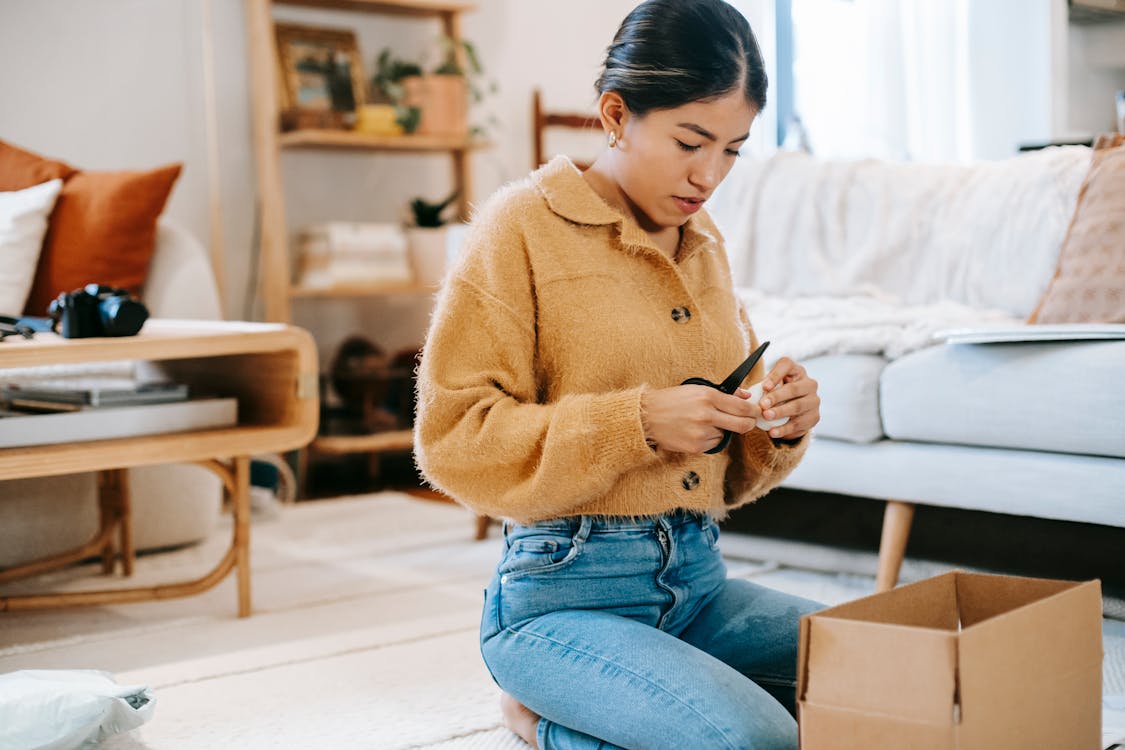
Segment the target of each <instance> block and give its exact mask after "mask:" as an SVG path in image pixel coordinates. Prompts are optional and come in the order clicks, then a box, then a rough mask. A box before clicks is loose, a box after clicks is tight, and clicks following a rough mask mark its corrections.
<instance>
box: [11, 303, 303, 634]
mask: <svg viewBox="0 0 1125 750" xmlns="http://www.w3.org/2000/svg"><path fill="white" fill-rule="evenodd" d="M119 360H142V361H146V362H150V363H152V365H153V367H155V368H156V369H158V370H160V371H161V372H162V373H163V374H164V375H165V376H166V377H168V378H169V379H171V380H176V381H180V382H185V383H187V384H188V385H189V387H190V388H191V390H192V392H193V393H206V394H213V395H215V396H221V397H235V398H237V399H238V423H237V424H235V425H232V426H228V427H220V428H213V429H204V430H197V431H192V432H180V433H170V434H164V435H145V436H141V437H130V438H119V439H112V440H88V441H83V442H72V443H59V444H55V445H37V446H27V447H17V448H0V479H19V478H25V477H42V476H52V475H59V474H72V473H76V472H84V471H97V472H99V482H98V486H99V506H100V511H101V516H102V523H101V528H100V530H99V531H98V533H97V534H96V535H95V537H94V539H92V540H91V541H90V542H89V543H87V544H86V545H83V546H82V547H80V548H79V549H77V550H73V551H71V552H67V553H64V554H62V555H55V556H53V557H51V558H45V559H43V560H37V561H34V562H31V563H26V564H23V565H20V566H18V567H16V568H9V569H7V570H3V571H0V582H3V581H5V580H13V579H15V578H22V577H26V576H27V575H31V574H34V573H37V572H41V571H43V570H48V569H51V568H55V567H59V566H60V565H63V564H68V563H70V562H74V561H77V560H79V559H83V558H85V557H90V556H92V555H97V554H99V553H100V554H101V555H102V558H103V569H104V570H105V571H106V572H112V570H113V567H114V565H113V561H114V559H115V557H117V553H116V552H115V551H114V549H113V537H114V536H117V537H118V538H119V547H120V550H119V552H120V557H121V560H122V564H123V568H124V572H125V574H126V575H129V574H131V573H132V568H133V546H132V539H131V526H130V497H129V488H128V480H127V473H126V472H125V471H124V470H125V469H127V468H129V467H133V466H145V465H150V464H164V463H198V464H200V465H202V466H205V467H206V468H208V469H210V470H212V471H214V472H215V473H216V474H218V475H219V476H220V477H221V478H222V480H223V485H224V487H225V491H226V494H227V497H228V499H229V501H230V506H231V509H232V514H233V518H234V524H233V525H234V533H233V535H232V538H231V544H230V548H229V549H228V551H227V553H226V554H225V555H224V556H223V558H222V560H221V561H220V562H219V564H218V565H216V566H215V568H214V569H213V570H211V572H209V573H208V574H206V575H205V576H203V577H202V578H198V579H196V580H192V581H184V582H180V583H171V584H166V585H160V586H152V587H145V588H121V589H107V590H103V591H86V592H68V593H44V594H34V595H20V596H6V597H0V611H3V610H17V609H38V608H45V607H63V606H72V605H81V604H87V605H101V604H113V603H120V602H135V601H149V600H153V599H166V598H171V597H179V596H189V595H191V594H196V593H199V592H202V591H205V590H207V589H209V588H211V587H212V586H214V585H216V584H217V583H219V582H220V581H221V580H223V579H224V578H225V577H226V576H227V575H228V574H229V573H230V572H231V570H235V569H237V573H238V614H239V616H240V617H246V616H248V615H249V614H250V565H249V563H250V499H249V480H250V456H252V455H254V454H258V453H274V452H279V451H287V450H292V449H294V448H300V447H302V446H304V445H306V444H307V443H308V442H309V441H310V440H312V438H313V437H314V436H315V435H316V430H317V419H318V401H317V393H318V389H317V378H318V374H317V373H318V370H317V358H316V347H315V345H314V343H313V340H312V337H311V336H310V335H309V334H308V333H307V332H306V331H304V330H302V329H300V328H295V327H293V326H287V325H278V324H271V323H245V322H210V321H194V320H192V321H188V320H160V319H156V320H149V321H148V322H147V323H146V324H145V326H144V329H143V330H142V331H141V333H140V334H139V335H137V336H130V337H123V338H90V339H64V338H62V337H60V336H56V335H55V334H49V333H48V334H44V333H40V334H36V336H35V338H34V339H32V340H27V341H24V340H15V339H12V338H9V339H7V340H5V341H4V342H0V369H5V368H15V367H33V366H39V365H67V364H77V363H86V362H108V361H119Z"/></svg>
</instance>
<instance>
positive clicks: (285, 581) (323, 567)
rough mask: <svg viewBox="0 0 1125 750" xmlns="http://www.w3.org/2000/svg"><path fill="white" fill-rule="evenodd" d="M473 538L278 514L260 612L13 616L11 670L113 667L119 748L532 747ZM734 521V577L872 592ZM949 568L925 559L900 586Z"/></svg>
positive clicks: (156, 573)
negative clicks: (119, 708) (503, 706)
mask: <svg viewBox="0 0 1125 750" xmlns="http://www.w3.org/2000/svg"><path fill="white" fill-rule="evenodd" d="M470 526H471V524H470V518H469V516H468V515H467V513H465V512H464V511H463V510H462V509H460V508H458V507H456V506H452V505H448V504H444V503H435V502H428V501H424V500H419V499H416V498H411V497H408V496H406V495H404V494H402V493H397V492H385V493H379V494H372V495H363V496H357V497H349V498H340V499H334V500H324V501H317V502H307V503H300V504H297V505H293V506H283V507H282V508H281V510H280V511H278V512H276V513H274V514H272V515H271V514H263V515H261V516H258V517H256V518H255V520H254V524H253V543H252V549H253V570H254V573H253V595H254V614H253V616H252V617H250V618H248V619H238V618H237V617H235V616H234V614H235V609H236V606H235V605H236V596H235V588H234V583H233V580H227V581H224V582H223V583H222V584H220V585H219V586H218V587H216V588H215V589H212V590H211V591H209V592H207V593H205V594H203V595H200V596H196V597H190V598H186V599H179V600H169V601H164V602H151V603H143V604H132V605H120V606H114V607H97V608H87V609H71V610H57V611H40V612H15V613H2V614H0V674H2V673H5V672H9V671H13V670H17V669H28V668H41V669H100V670H106V671H108V672H110V673H112V674H113V675H114V676H115V677H116V679H117V681H118V682H120V683H122V684H145V685H148V686H150V687H151V688H152V690H153V692H154V694H155V696H156V701H157V705H156V712H155V717H154V718H153V720H152V721H151V722H149V723H148V724H146V725H144V726H142V727H140V728H139V729H136V730H134V731H132V732H130V733H128V734H123V735H119V736H117V737H114V738H112V739H110V740H108V741H107V742H105V743H104V744H103V745H102V747H104V748H110V750H146V749H148V750H176V749H178V748H185V749H187V748H191V749H192V750H196V749H197V748H204V747H205V748H240V749H246V750H257V749H258V748H261V749H263V750H264V749H265V748H271V749H272V748H309V747H317V748H319V747H332V748H379V749H380V750H407V749H421V748H426V749H427V750H435V749H437V748H440V749H441V750H470V749H474V750H475V749H478V748H479V749H481V750H484V749H485V748H488V749H490V750H509V749H514V748H519V747H523V745H522V743H519V742H518V741H517V740H516V739H514V738H513V737H512V736H511V735H510V734H508V733H507V732H506V731H505V730H504V729H503V728H502V727H501V726H500V721H499V713H498V709H497V703H496V701H497V696H498V692H497V689H496V688H495V686H494V685H493V683H492V682H491V679H490V678H489V676H488V674H487V671H486V670H485V668H484V666H483V664H482V663H481V661H480V657H479V653H478V651H477V645H476V631H477V620H478V617H479V607H480V597H481V588H482V587H483V585H484V583H485V581H486V580H487V578H488V576H489V573H490V571H491V568H492V566H493V565H494V564H495V560H496V557H497V554H498V548H497V546H498V541H497V539H496V536H497V532H496V530H495V529H494V530H493V532H492V539H491V540H490V541H486V542H480V543H478V542H474V541H472V540H471V539H470ZM737 526H738V519H737V518H736V519H732V523H731V524H730V527H731V528H728V529H727V530H726V531H725V532H724V536H723V539H722V547H723V550H724V554H725V555H726V556H727V558H728V564H729V567H730V573H731V575H732V576H740V577H746V578H751V579H752V580H754V581H756V582H759V583H762V584H764V585H768V586H772V587H775V588H778V589H782V590H786V591H790V592H792V593H795V594H800V595H802V596H806V597H809V598H812V599H816V600H819V601H822V602H825V603H826V604H834V603H838V602H842V601H847V600H849V599H852V598H855V597H858V596H863V595H866V594H868V593H870V592H871V591H872V589H873V576H872V575H871V573H872V572H873V571H874V556H873V554H871V553H870V552H863V551H855V550H849V549H845V548H842V547H831V546H826V545H823V544H817V543H812V542H808V541H794V540H791V539H784V538H781V537H773V538H767V537H762V536H753V535H749V534H745V533H740V532H739V531H737V530H733V529H735V528H737ZM225 543H226V538H225V536H224V534H223V533H219V534H216V535H215V537H214V538H213V539H211V540H209V541H208V542H207V543H205V544H203V545H198V546H195V547H192V548H189V549H185V550H179V551H175V552H170V553H164V554H159V555H146V556H144V557H143V558H142V559H141V560H140V562H139V564H138V572H137V574H136V576H135V577H136V578H137V579H138V582H140V583H148V582H153V583H155V582H157V581H160V580H166V579H167V578H168V577H170V576H181V575H185V574H190V573H191V572H192V571H195V570H202V569H206V568H208V567H210V565H211V564H212V563H213V561H214V559H216V558H217V557H218V556H219V554H220V550H221V548H222V547H223V546H224V545H225ZM948 568H949V565H948V564H946V563H943V562H927V561H925V560H919V559H912V560H908V563H907V565H906V566H905V568H904V578H905V579H907V580H914V579H918V578H924V577H927V576H929V575H933V574H935V573H938V572H943V571H944V570H947V569H948ZM44 585H51V586H54V587H58V588H62V589H69V590H75V589H82V588H90V587H101V586H104V585H105V581H104V579H102V580H99V578H98V576H96V575H93V574H92V573H91V571H90V570H84V569H81V568H75V569H70V570H67V571H65V572H60V573H56V574H52V575H49V576H45V577H43V578H41V579H39V580H37V581H34V582H25V583H22V584H20V585H16V584H11V585H9V586H7V587H5V588H4V589H3V590H4V591H5V592H10V593H14V592H15V591H16V590H18V589H28V590H30V589H31V588H33V587H42V586H44ZM1103 624H1104V628H1103V632H1104V643H1105V651H1106V660H1105V669H1104V686H1105V692H1106V695H1121V696H1125V621H1117V620H1113V619H1106V620H1104V621H1103ZM1122 709H1123V712H1122V715H1121V717H1120V718H1121V720H1122V721H1123V722H1125V706H1122ZM1115 716H1116V715H1115ZM1120 731H1121V733H1122V734H1125V726H1122V727H1120Z"/></svg>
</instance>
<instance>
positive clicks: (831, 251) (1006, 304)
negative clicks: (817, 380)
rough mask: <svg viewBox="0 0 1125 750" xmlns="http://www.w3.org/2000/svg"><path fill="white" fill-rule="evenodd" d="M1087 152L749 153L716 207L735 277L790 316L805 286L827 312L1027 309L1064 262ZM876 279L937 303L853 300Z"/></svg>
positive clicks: (875, 285)
mask: <svg viewBox="0 0 1125 750" xmlns="http://www.w3.org/2000/svg"><path fill="white" fill-rule="evenodd" d="M1089 161H1090V151H1089V149H1087V148H1084V147H1063V148H1052V149H1045V150H1042V151H1038V152H1034V153H1031V154H1026V155H1022V156H1018V157H1013V158H1011V159H1006V160H1002V161H997V162H982V163H979V164H973V165H954V164H909V163H891V162H882V161H877V160H871V159H868V160H862V161H853V162H839V161H824V160H818V159H815V158H812V157H809V156H806V155H804V154H791V153H779V154H776V155H775V156H773V157H772V158H769V159H765V160H762V161H754V160H750V159H747V160H745V163H743V164H740V165H739V166H738V168H736V169H735V170H733V171H732V172H731V174H730V175H729V176H728V177H727V179H726V180H725V181H724V183H723V185H722V187H721V188H720V190H719V191H718V192H717V193H716V194H715V196H714V197H713V198H712V199H711V200H710V201H708V211H709V213H710V214H711V216H712V217H713V218H714V219H715V222H716V223H717V224H718V226H719V229H720V230H721V231H722V233H723V235H724V237H725V238H726V247H727V254H728V256H729V258H730V262H731V269H732V272H733V276H734V280H735V283H736V284H737V285H739V286H746V287H753V288H755V289H760V290H763V291H765V292H767V293H769V294H772V295H777V296H779V297H784V298H787V299H788V300H789V301H790V302H792V303H793V305H794V306H795V307H794V310H792V311H791V310H788V309H787V310H786V313H787V315H791V316H797V317H802V316H803V315H804V314H805V313H804V310H805V309H806V306H805V303H804V302H800V303H798V302H797V301H796V299H795V298H806V297H807V298H815V299H817V300H818V301H817V302H816V303H811V304H813V307H812V312H810V313H809V315H810V316H811V317H813V321H812V322H817V323H819V322H820V320H819V318H820V317H821V315H820V312H821V311H826V312H827V311H830V312H833V313H834V314H835V313H846V312H852V311H854V312H856V313H859V314H861V315H864V316H865V317H867V318H868V319H869V323H871V324H874V323H879V324H880V325H882V324H885V325H900V326H901V325H918V326H922V327H924V326H925V322H926V321H927V320H929V319H932V318H940V317H942V316H946V315H952V316H954V317H955V318H960V316H961V308H956V307H947V306H946V305H945V304H944V302H945V301H951V302H956V303H961V304H962V305H969V306H971V307H973V308H977V309H980V310H990V309H1001V310H1006V311H1008V312H1009V313H1010V314H1011V315H1017V316H1020V317H1026V316H1027V315H1028V314H1029V313H1030V312H1031V311H1032V310H1033V309H1035V306H1036V304H1037V303H1038V301H1039V299H1040V298H1041V297H1042V295H1043V292H1044V291H1045V290H1046V288H1047V285H1048V283H1049V282H1050V280H1051V277H1052V276H1053V274H1054V272H1055V267H1056V265H1057V263H1058V254H1059V249H1060V248H1061V247H1062V242H1063V238H1064V236H1065V235H1066V231H1067V226H1068V224H1069V223H1070V219H1071V215H1072V214H1073V213H1074V204H1075V200H1076V196H1077V194H1078V189H1079V187H1080V185H1081V183H1082V178H1083V176H1084V175H1085V174H1086V172H1087V170H1088V169H1089ZM871 290H879V291H880V292H881V293H882V294H887V295H894V296H895V297H896V298H897V299H898V300H899V301H901V302H902V303H903V304H906V305H924V306H925V307H922V308H919V309H918V311H916V312H915V311H904V312H903V313H902V314H901V315H899V314H893V313H890V311H886V313H885V312H884V311H883V310H882V308H880V307H878V306H876V307H875V308H873V309H871V308H869V307H868V303H867V302H857V301H855V300H856V298H855V297H854V295H868V294H869V293H871ZM828 296H832V297H837V298H841V301H840V303H839V304H840V306H839V307H832V308H831V309H830V308H829V305H835V304H836V303H829V302H828V301H827V300H823V298H824V297H828ZM881 301H883V298H879V299H877V300H875V302H881ZM888 314H889V316H888ZM757 322H758V324H759V325H761V322H760V321H757ZM829 322H831V320H829ZM849 325H851V323H849ZM856 327H862V328H868V327H870V326H869V325H863V326H856ZM863 346H865V347H866V346H871V344H863Z"/></svg>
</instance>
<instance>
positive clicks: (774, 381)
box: [762, 357, 797, 393]
mask: <svg viewBox="0 0 1125 750" xmlns="http://www.w3.org/2000/svg"><path fill="white" fill-rule="evenodd" d="M795 366H797V363H796V362H794V361H793V360H791V359H789V357H782V358H781V359H779V360H777V362H775V363H774V365H773V368H772V369H771V370H770V371H769V372H768V373H766V377H765V378H764V379H763V380H762V390H763V391H765V392H766V393H769V392H770V391H772V390H773V389H774V388H775V387H777V385H778V384H779V383H781V382H782V380H784V379H785V376H786V375H788V374H789V373H790V371H792V369H793V368H794V367H795Z"/></svg>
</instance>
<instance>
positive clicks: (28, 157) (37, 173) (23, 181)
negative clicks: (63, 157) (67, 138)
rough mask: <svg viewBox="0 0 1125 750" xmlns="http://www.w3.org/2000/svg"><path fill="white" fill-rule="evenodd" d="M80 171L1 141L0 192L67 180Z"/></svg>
mask: <svg viewBox="0 0 1125 750" xmlns="http://www.w3.org/2000/svg"><path fill="white" fill-rule="evenodd" d="M77 171H78V170H77V169H75V168H74V167H72V166H70V165H69V164H64V163H63V162H61V161H54V160H53V159H45V158H43V157H42V156H39V155H38V154H33V153H31V152H30V151H24V150H23V149H22V148H16V147H15V146H13V145H12V144H10V143H5V142H4V141H0V192H5V193H7V192H11V191H13V190H25V189H27V188H29V187H33V186H34V185H42V184H43V183H44V182H49V181H50V180H56V179H58V180H65V179H66V178H68V177H70V176H71V175H72V174H74V173H75V172H77Z"/></svg>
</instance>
